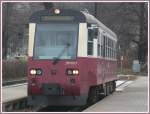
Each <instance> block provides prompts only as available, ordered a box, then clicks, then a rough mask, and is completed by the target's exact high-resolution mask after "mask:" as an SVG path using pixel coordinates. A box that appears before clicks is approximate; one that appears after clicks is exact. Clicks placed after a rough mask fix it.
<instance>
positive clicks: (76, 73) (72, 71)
mask: <svg viewBox="0 0 150 114" xmlns="http://www.w3.org/2000/svg"><path fill="white" fill-rule="evenodd" d="M66 74H67V75H78V74H79V70H77V69H67V70H66Z"/></svg>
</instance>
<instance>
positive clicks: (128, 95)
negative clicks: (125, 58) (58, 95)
mask: <svg viewBox="0 0 150 114" xmlns="http://www.w3.org/2000/svg"><path fill="white" fill-rule="evenodd" d="M147 111H148V77H146V76H143V77H142V76H138V78H137V79H136V80H135V81H133V82H132V83H131V84H129V85H128V86H127V87H125V89H124V90H123V91H122V92H115V93H113V94H111V95H110V96H107V97H106V98H104V99H103V100H101V101H99V102H97V103H96V104H94V105H92V106H91V107H89V108H87V109H86V110H84V111H83V112H147Z"/></svg>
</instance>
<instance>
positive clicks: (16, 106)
mask: <svg viewBox="0 0 150 114" xmlns="http://www.w3.org/2000/svg"><path fill="white" fill-rule="evenodd" d="M130 83H131V81H118V83H117V85H116V86H117V89H118V88H121V87H125V86H127V84H130ZM21 85H22V84H17V86H21ZM124 85H125V86H124ZM12 86H14V85H12ZM5 87H6V86H5ZM9 87H10V86H9ZM117 89H116V90H117ZM118 90H119V91H120V89H118ZM103 98H104V97H103V96H101V97H100V99H99V100H98V101H97V102H99V101H100V100H102V99H103ZM91 105H92V104H91ZM91 105H85V106H80V107H77V106H76V107H44V108H41V107H38V108H34V107H29V106H28V105H27V97H23V98H19V99H15V100H13V101H8V102H4V103H3V105H2V110H3V112H81V111H83V110H84V109H86V108H88V107H89V106H91Z"/></svg>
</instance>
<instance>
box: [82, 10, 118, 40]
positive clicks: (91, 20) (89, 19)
mask: <svg viewBox="0 0 150 114" xmlns="http://www.w3.org/2000/svg"><path fill="white" fill-rule="evenodd" d="M82 13H83V14H84V15H85V17H86V21H87V22H88V23H96V24H98V26H99V27H101V28H102V29H103V30H104V31H105V32H108V34H110V35H112V36H113V37H114V38H115V39H117V35H116V34H115V33H114V32H113V31H112V30H110V29H109V28H108V27H107V26H105V25H104V24H103V23H102V22H100V21H99V20H98V19H96V18H95V17H94V16H93V15H91V14H89V13H86V12H82Z"/></svg>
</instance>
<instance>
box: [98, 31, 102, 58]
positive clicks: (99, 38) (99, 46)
mask: <svg viewBox="0 0 150 114" xmlns="http://www.w3.org/2000/svg"><path fill="white" fill-rule="evenodd" d="M97 54H98V56H101V33H100V32H99V34H98V44H97Z"/></svg>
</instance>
